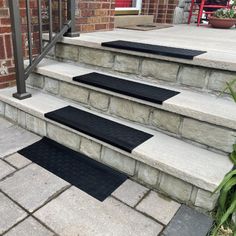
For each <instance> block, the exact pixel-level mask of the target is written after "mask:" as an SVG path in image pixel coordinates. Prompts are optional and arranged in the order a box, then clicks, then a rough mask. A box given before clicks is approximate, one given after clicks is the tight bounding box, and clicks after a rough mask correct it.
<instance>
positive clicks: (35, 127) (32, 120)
mask: <svg viewBox="0 0 236 236" xmlns="http://www.w3.org/2000/svg"><path fill="white" fill-rule="evenodd" d="M26 128H27V129H28V130H30V131H32V132H34V133H36V134H39V135H40V136H46V122H45V121H44V120H41V119H39V118H37V117H34V116H31V115H29V114H26Z"/></svg>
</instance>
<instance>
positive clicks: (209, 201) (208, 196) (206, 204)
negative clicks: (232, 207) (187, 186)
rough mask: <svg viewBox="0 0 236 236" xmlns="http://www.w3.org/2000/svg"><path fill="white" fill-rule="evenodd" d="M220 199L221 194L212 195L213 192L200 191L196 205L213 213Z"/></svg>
mask: <svg viewBox="0 0 236 236" xmlns="http://www.w3.org/2000/svg"><path fill="white" fill-rule="evenodd" d="M218 197H219V194H212V193H211V192H208V191H205V190H202V189H198V191H197V196H196V200H195V204H194V205H195V206H197V207H201V208H203V209H206V210H208V211H211V210H213V209H214V207H215V206H216V202H217V200H218Z"/></svg>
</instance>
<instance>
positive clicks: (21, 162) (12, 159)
mask: <svg viewBox="0 0 236 236" xmlns="http://www.w3.org/2000/svg"><path fill="white" fill-rule="evenodd" d="M5 161H7V162H8V163H10V164H11V165H13V166H14V167H16V168H17V169H20V168H22V167H24V166H26V165H28V164H30V163H31V161H30V160H29V159H27V158H25V157H24V156H22V155H20V154H19V153H15V154H13V155H11V156H8V157H7V158H6V159H5Z"/></svg>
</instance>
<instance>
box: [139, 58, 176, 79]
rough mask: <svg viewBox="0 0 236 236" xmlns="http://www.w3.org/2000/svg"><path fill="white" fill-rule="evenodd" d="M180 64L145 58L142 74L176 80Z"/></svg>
mask: <svg viewBox="0 0 236 236" xmlns="http://www.w3.org/2000/svg"><path fill="white" fill-rule="evenodd" d="M178 70H179V65H178V64H176V63H171V62H161V61H154V60H144V61H143V63H142V75H143V76H145V77H152V78H155V79H159V80H165V81H170V82H175V81H176V79H177V73H178Z"/></svg>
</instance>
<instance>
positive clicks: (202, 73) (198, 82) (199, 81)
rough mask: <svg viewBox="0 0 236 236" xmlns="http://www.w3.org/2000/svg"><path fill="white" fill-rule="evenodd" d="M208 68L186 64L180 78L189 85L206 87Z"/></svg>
mask: <svg viewBox="0 0 236 236" xmlns="http://www.w3.org/2000/svg"><path fill="white" fill-rule="evenodd" d="M206 74H207V70H205V69H202V68H198V67H193V66H184V67H183V68H182V70H181V71H180V74H179V80H180V82H181V83H182V84H184V85H189V86H193V87H198V88H204V87H205V84H206Z"/></svg>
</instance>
